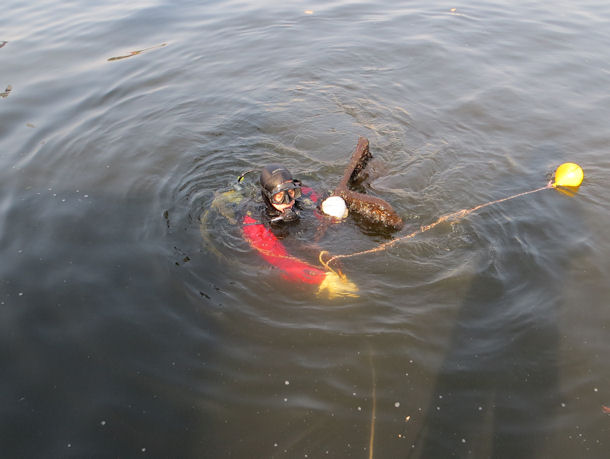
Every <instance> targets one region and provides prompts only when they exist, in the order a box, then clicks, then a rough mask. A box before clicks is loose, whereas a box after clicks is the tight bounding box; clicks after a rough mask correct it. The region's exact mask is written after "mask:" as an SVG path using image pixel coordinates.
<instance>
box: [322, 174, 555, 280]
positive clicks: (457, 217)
mask: <svg viewBox="0 0 610 459" xmlns="http://www.w3.org/2000/svg"><path fill="white" fill-rule="evenodd" d="M554 187H555V186H554V184H553V183H552V182H549V183H548V184H547V185H545V186H543V187H541V188H536V189H535V190H530V191H524V192H523V193H518V194H515V195H512V196H509V197H507V198H502V199H497V200H495V201H490V202H486V203H485V204H479V205H478V206H475V207H472V208H470V209H462V210H458V211H457V212H453V213H450V214H447V215H443V216H442V217H440V218H439V219H438V220H436V221H435V222H433V223H431V224H429V225H425V226H421V227H420V228H419V229H417V230H415V231H413V232H412V233H409V234H406V235H404V236H401V237H397V238H394V239H392V240H391V241H388V242H384V243H383V244H380V245H378V246H377V247H373V248H372V249H368V250H363V251H361V252H354V253H346V254H339V255H333V256H332V257H330V258H329V259H328V260H327V261H324V260H323V259H322V255H323V254H328V252H326V251H323V252H321V253H320V263H321V264H322V266H324V267H325V268H326V269H330V270H332V269H331V268H330V266H329V265H330V263H332V262H333V261H335V260H340V259H344V258H352V257H357V256H360V255H367V254H370V253H376V252H381V251H383V250H386V249H387V248H389V247H392V246H394V245H396V244H398V243H399V242H401V241H404V240H406V239H412V238H414V237H415V236H417V235H419V234H422V233H425V232H426V231H428V230H431V229H432V228H434V227H435V226H438V225H440V224H441V223H444V222H447V221H451V220H460V219H462V218H464V217H466V216H467V215H470V214H471V213H473V212H476V211H477V210H480V209H483V208H484V207H488V206H491V205H494V204H500V203H501V202H506V201H509V200H511V199H515V198H520V197H522V196H526V195H528V194H533V193H538V192H539V191H542V190H548V189H552V188H554Z"/></svg>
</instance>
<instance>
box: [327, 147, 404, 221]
mask: <svg viewBox="0 0 610 459" xmlns="http://www.w3.org/2000/svg"><path fill="white" fill-rule="evenodd" d="M372 157H373V155H372V154H371V152H370V150H369V141H368V139H366V138H365V137H360V138H359V139H358V145H357V146H356V149H355V150H354V153H353V154H352V157H351V159H350V162H349V164H348V165H347V167H346V168H345V172H344V173H343V177H342V178H341V181H340V182H339V185H337V187H336V188H335V191H334V192H333V194H334V195H336V196H341V197H342V198H343V199H344V200H345V203H346V204H347V206H348V208H349V210H350V211H351V212H356V213H357V214H359V215H361V216H362V217H364V218H365V219H366V220H368V221H370V222H372V223H379V224H382V225H384V226H386V227H388V228H390V229H393V230H399V229H400V228H402V226H403V221H402V218H401V217H400V216H399V215H398V214H397V213H396V211H395V210H394V209H393V208H392V206H391V205H390V204H389V203H387V202H386V201H384V200H383V199H381V198H377V197H374V196H369V195H366V194H363V193H357V192H355V191H352V190H350V189H348V186H350V185H353V184H354V183H356V182H357V181H358V178H359V177H360V175H361V174H362V172H363V171H364V168H365V167H366V166H367V164H368V162H369V160H370V159H371V158H372Z"/></svg>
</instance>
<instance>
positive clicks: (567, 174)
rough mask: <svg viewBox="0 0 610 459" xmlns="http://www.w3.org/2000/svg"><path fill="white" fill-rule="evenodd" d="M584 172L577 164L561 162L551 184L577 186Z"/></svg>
mask: <svg viewBox="0 0 610 459" xmlns="http://www.w3.org/2000/svg"><path fill="white" fill-rule="evenodd" d="M584 177H585V174H584V172H583V170H582V167H580V166H579V165H578V164H575V163H563V164H562V165H561V166H559V167H558V168H557V170H556V171H555V182H554V183H553V186H554V187H556V186H569V187H579V186H580V184H581V183H582V181H583V179H584Z"/></svg>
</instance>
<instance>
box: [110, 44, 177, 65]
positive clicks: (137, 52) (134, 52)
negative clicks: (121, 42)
mask: <svg viewBox="0 0 610 459" xmlns="http://www.w3.org/2000/svg"><path fill="white" fill-rule="evenodd" d="M164 46H167V43H161V44H160V45H155V46H151V47H150V48H144V49H139V50H137V51H129V53H128V54H125V55H122V56H115V57H109V58H108V61H109V62H110V61H118V60H120V59H126V58H128V57H132V56H137V55H138V54H142V53H143V52H145V51H150V50H151V49H157V48H163V47H164Z"/></svg>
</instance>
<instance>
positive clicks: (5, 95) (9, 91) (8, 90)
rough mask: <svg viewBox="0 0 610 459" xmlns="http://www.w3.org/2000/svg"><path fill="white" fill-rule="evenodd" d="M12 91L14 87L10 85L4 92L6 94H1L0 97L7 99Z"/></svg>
mask: <svg viewBox="0 0 610 459" xmlns="http://www.w3.org/2000/svg"><path fill="white" fill-rule="evenodd" d="M12 90H13V87H12V86H11V85H10V84H9V85H8V86H7V87H6V89H5V90H4V92H0V97H2V98H3V99H6V98H7V97H8V95H9V94H10V93H11V91H12Z"/></svg>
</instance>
